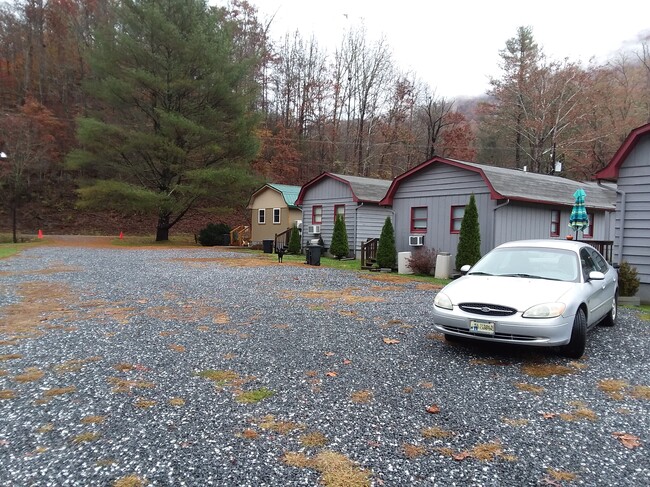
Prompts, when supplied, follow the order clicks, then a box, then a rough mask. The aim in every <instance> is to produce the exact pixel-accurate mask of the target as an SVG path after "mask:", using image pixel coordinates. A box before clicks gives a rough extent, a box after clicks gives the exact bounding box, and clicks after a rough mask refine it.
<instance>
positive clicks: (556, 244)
mask: <svg viewBox="0 0 650 487" xmlns="http://www.w3.org/2000/svg"><path fill="white" fill-rule="evenodd" d="M587 246H589V244H588V243H586V242H578V241H575V240H561V239H550V238H548V239H539V240H514V241H512V242H505V243H502V244H501V245H499V246H498V247H497V248H499V249H500V248H513V247H539V248H549V249H564V250H572V251H574V252H577V251H578V250H580V249H581V248H582V247H587Z"/></svg>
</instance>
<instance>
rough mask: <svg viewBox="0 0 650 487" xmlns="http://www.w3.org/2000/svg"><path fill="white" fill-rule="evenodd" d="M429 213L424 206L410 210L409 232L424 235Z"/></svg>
mask: <svg viewBox="0 0 650 487" xmlns="http://www.w3.org/2000/svg"><path fill="white" fill-rule="evenodd" d="M428 213H429V211H428V208H427V207H426V206H418V207H415V208H411V231H412V232H418V233H426V231H427V220H428V218H429V215H428Z"/></svg>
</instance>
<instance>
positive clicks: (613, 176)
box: [596, 123, 650, 182]
mask: <svg viewBox="0 0 650 487" xmlns="http://www.w3.org/2000/svg"><path fill="white" fill-rule="evenodd" d="M648 133H650V123H647V124H645V125H642V126H640V127H637V128H635V129H633V130H632V131H631V132H630V133H629V135H628V136H627V138H626V139H625V141H624V142H623V144H621V146H620V147H619V148H618V150H617V151H616V153H615V154H614V157H612V159H611V160H610V161H609V164H607V165H606V166H605V167H604V168H603V169H601V170H600V171H598V172H597V173H596V179H599V180H605V181H612V182H616V181H617V180H618V171H619V170H620V168H621V165H623V162H625V159H627V156H628V155H630V152H632V149H634V147H635V146H636V144H637V142H638V141H639V139H640V138H641V136H643V135H645V134H648Z"/></svg>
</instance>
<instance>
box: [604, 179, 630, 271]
mask: <svg viewBox="0 0 650 487" xmlns="http://www.w3.org/2000/svg"><path fill="white" fill-rule="evenodd" d="M598 186H600V187H601V188H605V189H609V190H610V191H616V194H618V195H620V196H621V208H620V214H621V224H620V231H621V236H620V238H619V240H618V242H619V244H618V265H621V263H622V262H623V232H624V230H625V196H626V194H625V191H622V190H620V189H618V188H610V187H608V186H605V185H604V184H603V183H602V181H601V180H600V179H599V180H598ZM616 213H617V212H615V213H614V243H616Z"/></svg>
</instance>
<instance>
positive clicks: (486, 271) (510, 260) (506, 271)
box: [468, 247, 580, 282]
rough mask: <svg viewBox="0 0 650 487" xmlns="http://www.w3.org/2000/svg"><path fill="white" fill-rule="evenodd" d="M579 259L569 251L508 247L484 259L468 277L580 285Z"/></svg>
mask: <svg viewBox="0 0 650 487" xmlns="http://www.w3.org/2000/svg"><path fill="white" fill-rule="evenodd" d="M578 269H579V267H578V256H577V254H576V253H574V252H572V251H570V250H563V249H553V248H532V247H530V248H528V247H505V248H500V249H494V250H493V251H492V252H490V253H488V254H487V255H486V256H485V257H483V258H482V259H481V260H480V261H479V262H478V263H477V264H476V265H475V266H474V267H472V268H471V269H470V271H469V272H468V275H490V276H511V277H523V278H528V279H551V280H556V281H569V282H577V281H578V280H579V277H580V275H579V273H578Z"/></svg>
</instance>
